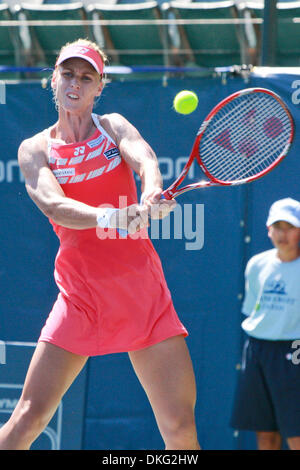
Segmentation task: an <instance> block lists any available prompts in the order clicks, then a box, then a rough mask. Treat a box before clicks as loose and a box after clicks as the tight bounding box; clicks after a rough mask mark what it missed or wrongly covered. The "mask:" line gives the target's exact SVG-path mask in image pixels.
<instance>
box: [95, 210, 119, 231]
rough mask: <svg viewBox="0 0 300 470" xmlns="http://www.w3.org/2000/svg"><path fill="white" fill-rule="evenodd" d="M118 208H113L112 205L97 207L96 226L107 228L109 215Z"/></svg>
mask: <svg viewBox="0 0 300 470" xmlns="http://www.w3.org/2000/svg"><path fill="white" fill-rule="evenodd" d="M118 210H119V209H115V208H113V207H105V208H102V207H101V208H99V209H98V215H97V224H98V227H101V228H109V227H110V218H111V215H112V214H113V213H114V212H116V211H118Z"/></svg>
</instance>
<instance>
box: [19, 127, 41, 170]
mask: <svg viewBox="0 0 300 470" xmlns="http://www.w3.org/2000/svg"><path fill="white" fill-rule="evenodd" d="M46 154H47V136H46V133H45V131H41V132H38V133H37V134H35V135H33V136H31V137H29V138H27V139H24V140H23V141H22V142H21V144H20V146H19V149H18V160H19V163H20V165H22V164H28V163H30V162H31V161H32V160H34V159H35V158H36V156H37V155H41V156H43V157H45V156H46Z"/></svg>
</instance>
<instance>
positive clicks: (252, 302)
mask: <svg viewBox="0 0 300 470" xmlns="http://www.w3.org/2000/svg"><path fill="white" fill-rule="evenodd" d="M245 278H246V295H245V299H244V303H243V309H242V312H243V313H244V314H245V315H248V317H247V318H246V320H244V321H243V323H242V328H243V329H244V330H245V332H246V333H247V334H248V335H250V336H254V337H255V338H260V339H266V340H289V339H299V338H300V258H297V259H296V260H294V261H290V262H282V261H281V260H280V259H279V258H278V257H277V250H276V249H272V250H268V251H264V252H263V253H260V254H258V255H255V256H253V257H252V258H251V259H250V261H249V262H248V264H247V267H246V271H245Z"/></svg>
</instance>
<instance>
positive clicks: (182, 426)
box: [164, 412, 197, 449]
mask: <svg viewBox="0 0 300 470" xmlns="http://www.w3.org/2000/svg"><path fill="white" fill-rule="evenodd" d="M164 434H165V437H166V445H167V448H170V449H171V448H173V449H195V448H196V447H195V445H197V432H196V426H195V420H194V414H193V413H192V412H187V413H176V414H175V416H173V417H170V418H169V420H168V422H167V423H166V426H165V433H164Z"/></svg>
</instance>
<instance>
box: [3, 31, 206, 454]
mask: <svg viewBox="0 0 300 470" xmlns="http://www.w3.org/2000/svg"><path fill="white" fill-rule="evenodd" d="M104 62H105V56H104V54H103V52H102V51H101V50H99V48H98V46H97V45H96V44H94V43H91V42H89V41H86V40H78V41H76V42H75V43H72V44H67V45H66V46H64V47H63V48H62V50H61V52H60V54H59V56H58V59H57V62H56V65H55V70H54V73H53V78H52V82H51V84H52V88H53V90H54V95H55V100H56V104H57V109H58V120H57V122H56V123H55V124H54V125H52V126H51V127H50V128H48V129H46V130H44V131H42V132H40V133H38V134H37V135H35V136H33V137H32V138H29V139H27V140H25V141H24V142H22V144H21V145H20V148H19V164H20V167H21V170H22V172H23V174H24V177H25V184H26V189H27V191H28V194H29V196H30V197H31V198H32V199H33V201H34V202H35V204H36V205H37V206H38V207H39V209H40V210H41V211H42V212H43V213H44V214H45V216H46V217H48V218H49V220H50V222H51V224H52V225H53V228H54V230H55V232H56V234H57V236H58V238H59V241H60V247H59V250H58V254H57V257H56V260H55V280H56V283H57V286H58V288H59V295H58V298H57V300H56V302H55V304H54V306H53V309H52V311H51V312H50V315H49V317H48V319H47V321H46V324H45V325H44V327H43V329H42V331H41V335H40V338H39V341H38V344H37V347H36V350H35V352H34V354H33V358H32V361H31V363H30V366H29V370H28V372H27V376H26V379H25V383H24V388H23V391H22V395H21V397H20V400H19V402H18V404H17V406H16V408H15V410H14V412H13V413H12V415H11V417H10V419H9V421H8V422H7V423H6V424H5V425H4V426H3V427H2V428H1V429H0V448H1V449H29V448H30V446H31V444H32V442H33V441H34V440H35V439H36V438H37V437H38V436H39V434H40V433H41V432H42V431H43V429H44V428H45V427H46V426H47V424H48V422H49V421H50V419H51V417H52V416H53V414H54V413H55V411H56V409H57V407H58V405H59V402H60V400H61V399H62V397H63V395H64V393H65V392H66V391H67V389H68V388H69V387H70V385H71V384H72V382H73V381H74V379H75V378H76V376H77V375H78V373H79V372H80V370H81V369H82V367H83V366H84V364H85V363H86V361H87V359H88V357H89V356H93V355H102V354H108V353H115V352H128V353H129V357H130V360H131V362H132V365H133V368H134V370H135V372H136V374H137V377H138V378H139V380H140V382H141V385H142V386H143V388H144V390H145V392H146V394H147V396H148V398H149V401H150V403H151V406H152V409H153V412H154V415H155V417H156V420H157V424H158V427H159V430H160V432H161V435H162V437H163V439H164V442H165V447H166V449H199V444H198V440H197V433H196V426H195V419H194V407H195V399H196V392H195V379H194V372H193V367H192V364H191V360H190V356H189V353H188V350H187V346H186V343H185V339H184V338H185V336H186V335H187V331H186V329H185V327H184V326H183V325H182V323H181V322H180V320H179V319H178V316H177V314H176V312H175V310H174V307H173V304H172V300H171V296H170V292H169V290H168V288H167V285H166V281H165V279H164V275H163V271H162V267H161V263H160V260H159V257H158V255H157V253H156V252H155V250H154V248H153V246H152V244H151V241H150V240H149V238H148V237H147V236H146V234H145V232H146V230H147V228H146V227H147V225H148V214H149V212H153V216H154V217H158V216H162V217H163V216H165V215H167V214H168V213H169V212H170V211H171V210H172V209H173V208H174V202H173V201H164V202H163V203H158V201H159V200H160V194H161V192H162V179H161V175H160V172H159V168H158V163H157V159H156V156H155V154H154V152H153V150H152V149H151V148H150V147H149V145H148V144H147V143H146V142H145V141H144V140H143V138H142V137H141V135H140V134H139V132H138V131H137V130H136V129H135V127H133V126H132V125H131V124H130V123H129V122H128V121H127V120H126V119H125V118H124V117H122V116H121V115H119V114H116V113H113V114H106V115H102V116H99V115H95V114H93V113H92V109H93V105H94V100H95V98H96V97H98V96H100V95H101V92H102V88H103V66H104ZM132 170H133V171H135V172H137V173H138V174H139V176H140V178H141V182H142V200H143V203H142V204H138V203H137V194H136V187H135V183H134V178H133V171H132ZM120 201H121V204H120ZM124 201H126V204H124ZM121 206H122V207H121ZM154 207H156V210H153V211H151V209H152V208H154ZM115 228H118V229H126V230H127V231H128V232H129V234H132V235H129V236H127V237H126V238H122V237H120V236H119V234H118V233H116V231H115ZM141 234H142V236H141ZM104 235H106V236H104ZM137 235H138V236H137Z"/></svg>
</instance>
